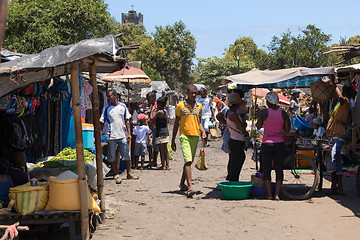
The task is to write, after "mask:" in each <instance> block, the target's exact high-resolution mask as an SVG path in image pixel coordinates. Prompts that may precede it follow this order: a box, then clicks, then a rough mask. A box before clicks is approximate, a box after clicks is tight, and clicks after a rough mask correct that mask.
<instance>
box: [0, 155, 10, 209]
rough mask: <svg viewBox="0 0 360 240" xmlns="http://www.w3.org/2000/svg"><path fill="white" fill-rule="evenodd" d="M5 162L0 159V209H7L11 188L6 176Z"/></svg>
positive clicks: (6, 165) (6, 167)
mask: <svg viewBox="0 0 360 240" xmlns="http://www.w3.org/2000/svg"><path fill="white" fill-rule="evenodd" d="M7 172H8V164H7V160H5V159H0V208H3V207H7V205H8V203H9V189H10V187H11V179H10V177H9V176H8V175H7Z"/></svg>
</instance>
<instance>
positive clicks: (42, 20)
mask: <svg viewBox="0 0 360 240" xmlns="http://www.w3.org/2000/svg"><path fill="white" fill-rule="evenodd" d="M117 25H118V23H117V22H116V21H115V20H114V19H113V18H112V17H111V16H110V13H109V12H108V11H107V4H105V3H104V2H103V1H102V0H82V1H79V0H12V1H11V3H10V4H9V15H8V21H7V27H6V32H5V39H4V48H7V49H8V50H11V51H15V52H22V53H29V54H30V53H37V52H40V51H42V50H43V49H45V48H48V47H53V46H57V45H68V44H72V43H76V42H78V41H81V40H83V39H89V38H96V37H104V36H106V35H108V34H110V33H115V29H116V27H117Z"/></svg>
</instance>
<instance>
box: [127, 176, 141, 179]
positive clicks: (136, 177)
mask: <svg viewBox="0 0 360 240" xmlns="http://www.w3.org/2000/svg"><path fill="white" fill-rule="evenodd" d="M126 178H127V179H128V180H137V179H139V177H138V176H134V175H130V176H127V177H126Z"/></svg>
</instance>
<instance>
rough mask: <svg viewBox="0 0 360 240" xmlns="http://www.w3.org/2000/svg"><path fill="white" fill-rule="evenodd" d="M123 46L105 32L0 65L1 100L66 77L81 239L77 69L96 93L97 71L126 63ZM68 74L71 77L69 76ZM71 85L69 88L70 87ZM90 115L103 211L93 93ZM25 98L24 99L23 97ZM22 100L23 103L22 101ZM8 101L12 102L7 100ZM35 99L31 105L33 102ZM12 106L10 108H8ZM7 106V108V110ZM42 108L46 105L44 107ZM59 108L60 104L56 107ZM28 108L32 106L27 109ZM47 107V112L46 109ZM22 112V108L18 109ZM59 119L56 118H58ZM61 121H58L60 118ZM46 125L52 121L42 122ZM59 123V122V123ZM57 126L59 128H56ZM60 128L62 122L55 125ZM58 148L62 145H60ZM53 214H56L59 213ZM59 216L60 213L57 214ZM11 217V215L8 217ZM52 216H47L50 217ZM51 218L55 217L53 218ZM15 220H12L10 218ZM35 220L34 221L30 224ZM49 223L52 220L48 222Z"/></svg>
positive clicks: (84, 219) (84, 207)
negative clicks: (73, 142)
mask: <svg viewBox="0 0 360 240" xmlns="http://www.w3.org/2000/svg"><path fill="white" fill-rule="evenodd" d="M123 49H126V46H123V47H120V46H119V45H118V44H117V41H116V37H115V36H113V35H108V36H106V37H104V38H98V39H89V40H83V41H80V42H78V43H76V44H72V45H68V46H57V47H53V48H49V49H45V50H44V51H42V52H41V53H38V54H32V55H27V56H22V57H21V58H18V59H15V60H12V61H9V62H6V63H2V64H0V82H1V84H0V97H2V99H5V100H6V99H8V98H9V95H10V96H11V98H10V100H11V99H13V96H15V98H17V96H21V93H20V92H19V91H18V90H22V91H23V90H24V88H26V87H28V86H31V85H36V86H39V85H41V87H44V85H42V83H43V82H46V81H49V82H50V84H49V85H48V86H47V89H51V88H55V87H56V86H55V85H54V84H55V81H56V80H55V79H56V78H58V77H59V76H63V75H64V76H66V80H65V84H66V85H67V87H68V90H69V89H71V91H70V92H69V95H70V96H71V101H72V109H73V112H74V125H75V137H76V159H77V161H76V162H77V171H78V182H79V184H78V185H79V192H80V203H81V208H80V216H79V218H78V220H80V222H81V230H82V232H81V233H82V234H81V236H82V239H88V238H89V219H88V204H87V203H88V199H87V188H88V186H87V184H86V176H85V168H84V152H83V135H82V127H81V104H80V102H81V101H80V86H81V84H80V81H79V72H81V71H89V72H90V83H91V85H92V88H93V89H94V91H93V92H96V93H97V83H96V78H95V75H96V71H99V72H114V71H116V70H118V69H121V67H123V66H124V64H125V58H124V57H123V54H122V50H123ZM69 76H71V77H70V78H69ZM70 86H71V87H70ZM18 99H22V98H18ZM92 99H93V102H92V104H93V114H94V119H95V121H94V125H95V130H94V134H95V145H96V161H97V176H98V182H97V186H98V193H99V199H100V200H101V204H100V207H101V211H102V212H104V210H105V205H104V204H105V199H104V194H103V177H102V176H103V175H102V174H103V173H102V158H101V147H99V146H101V139H100V137H101V136H100V123H99V122H98V119H99V118H100V113H99V108H98V105H99V104H98V99H97V94H93V98H92ZM25 101H26V99H25ZM25 101H23V102H24V104H25ZM10 103H11V101H10ZM36 103H37V102H36V98H35V102H34V105H33V106H34V107H35V105H36ZM10 108H11V107H10ZM10 108H9V109H10ZM44 108H45V107H44ZM55 108H59V106H57V107H56V106H55ZM30 109H31V108H30ZM46 109H47V110H48V111H47V114H51V113H50V111H51V108H50V107H49V105H47V106H46ZM49 110H50V111H49ZM21 111H22V110H21ZM21 111H20V113H16V111H15V113H14V114H16V115H19V114H21ZM57 119H59V117H58V118H57ZM59 122H60V121H59ZM46 123H47V124H49V123H51V120H47V122H45V126H46ZM60 124H61V123H60ZM59 126H60V127H59ZM58 128H60V129H61V125H58ZM49 132H51V131H50V130H49V129H48V131H47V134H46V135H47V137H48V136H50V133H49ZM54 136H55V137H54V138H57V137H58V136H59V132H57V131H55V133H54ZM46 141H47V143H48V142H49V141H51V140H50V139H49V138H48V139H47V140H46ZM59 149H61V146H60V147H59ZM59 214H60V213H56V214H55V215H59ZM60 215H61V214H60ZM26 216H27V217H25V216H24V217H22V216H17V218H18V219H17V220H18V221H19V222H22V221H25V219H27V218H31V216H30V215H26ZM1 218H6V214H5V215H1ZM10 219H12V218H10ZM34 219H36V218H34ZM51 219H52V218H49V220H51ZM54 219H58V218H57V217H54ZM12 220H14V221H15V219H12ZM35 222H36V221H35V220H34V221H33V223H35ZM48 223H51V221H49V222H48Z"/></svg>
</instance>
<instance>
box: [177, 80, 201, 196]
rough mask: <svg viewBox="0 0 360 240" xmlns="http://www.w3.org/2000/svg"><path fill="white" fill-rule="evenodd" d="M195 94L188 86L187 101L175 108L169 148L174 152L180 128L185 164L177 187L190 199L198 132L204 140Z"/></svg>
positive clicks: (190, 86) (192, 192)
mask: <svg viewBox="0 0 360 240" xmlns="http://www.w3.org/2000/svg"><path fill="white" fill-rule="evenodd" d="M197 92H198V90H197V88H196V86H195V85H193V84H191V85H189V86H188V87H187V90H186V94H187V99H186V100H185V101H183V102H180V103H179V104H178V105H177V106H176V111H175V113H176V118H175V123H174V129H173V135H172V141H171V147H172V149H173V150H174V151H176V144H175V138H176V135H177V132H178V129H179V126H180V144H181V150H182V154H183V157H184V162H185V164H184V168H183V173H182V176H181V180H180V185H179V187H180V189H181V190H182V191H187V192H186V195H187V197H192V196H193V195H194V194H195V191H194V189H193V187H192V181H191V164H192V162H193V160H194V157H195V153H196V148H197V144H198V141H199V130H200V132H201V138H203V139H204V138H206V133H205V131H204V128H203V126H202V125H201V123H200V119H201V114H202V105H201V104H200V103H198V102H197V101H196V100H195V98H196V95H197ZM185 180H186V181H187V184H188V185H187V186H186V185H185Z"/></svg>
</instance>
